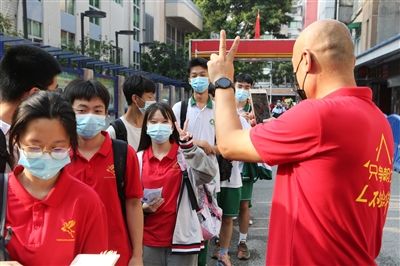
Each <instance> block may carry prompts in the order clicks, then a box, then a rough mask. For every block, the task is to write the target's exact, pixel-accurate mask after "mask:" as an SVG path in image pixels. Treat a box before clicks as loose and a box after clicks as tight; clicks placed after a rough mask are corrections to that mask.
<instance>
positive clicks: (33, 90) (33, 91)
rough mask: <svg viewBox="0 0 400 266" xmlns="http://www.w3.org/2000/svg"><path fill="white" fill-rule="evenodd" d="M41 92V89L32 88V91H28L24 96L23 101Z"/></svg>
mask: <svg viewBox="0 0 400 266" xmlns="http://www.w3.org/2000/svg"><path fill="white" fill-rule="evenodd" d="M39 91H40V89H39V88H38V87H32V88H31V89H30V90H28V91H26V92H25V93H24V94H23V95H22V99H23V100H24V99H26V98H28V97H29V96H31V95H33V94H35V93H37V92H39Z"/></svg>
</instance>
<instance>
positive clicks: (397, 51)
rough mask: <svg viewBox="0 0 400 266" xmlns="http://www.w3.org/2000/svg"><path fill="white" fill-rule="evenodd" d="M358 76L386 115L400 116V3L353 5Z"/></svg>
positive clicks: (383, 1)
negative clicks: (370, 90)
mask: <svg viewBox="0 0 400 266" xmlns="http://www.w3.org/2000/svg"><path fill="white" fill-rule="evenodd" d="M349 28H351V31H352V36H353V39H354V42H355V54H356V68H355V76H356V79H357V83H358V84H359V85H366V86H369V87H371V88H372V90H373V92H374V94H373V95H374V101H375V102H376V103H377V105H378V106H379V107H380V109H381V110H382V111H383V112H384V113H386V114H393V113H395V114H400V2H399V1H392V0H379V1H378V0H373V1H372V0H371V1H368V0H364V1H354V9H353V16H352V23H351V24H349Z"/></svg>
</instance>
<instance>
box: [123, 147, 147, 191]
mask: <svg viewBox="0 0 400 266" xmlns="http://www.w3.org/2000/svg"><path fill="white" fill-rule="evenodd" d="M125 197H126V198H127V199H132V198H137V199H141V198H142V197H143V186H142V183H141V181H140V178H139V162H138V158H137V155H136V152H135V150H134V149H133V148H132V147H131V146H129V145H128V152H127V158H126V186H125Z"/></svg>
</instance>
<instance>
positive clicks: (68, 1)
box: [60, 0, 75, 15]
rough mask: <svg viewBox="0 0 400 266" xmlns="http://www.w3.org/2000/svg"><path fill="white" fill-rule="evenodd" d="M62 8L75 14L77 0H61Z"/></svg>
mask: <svg viewBox="0 0 400 266" xmlns="http://www.w3.org/2000/svg"><path fill="white" fill-rule="evenodd" d="M60 9H61V10H62V11H64V12H65V13H68V14H71V15H74V14H75V0H62V1H60Z"/></svg>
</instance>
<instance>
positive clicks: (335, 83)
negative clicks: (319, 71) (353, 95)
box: [314, 75, 357, 99]
mask: <svg viewBox="0 0 400 266" xmlns="http://www.w3.org/2000/svg"><path fill="white" fill-rule="evenodd" d="M318 84H319V85H320V86H318V89H317V90H316V95H315V97H314V98H316V99H322V98H324V97H325V96H327V95H329V94H331V93H332V92H334V91H337V90H338V89H340V88H349V87H357V84H356V81H355V80H354V77H353V76H340V75H335V76H332V78H330V79H326V80H323V82H318Z"/></svg>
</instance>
